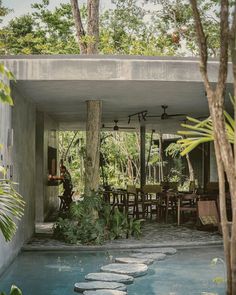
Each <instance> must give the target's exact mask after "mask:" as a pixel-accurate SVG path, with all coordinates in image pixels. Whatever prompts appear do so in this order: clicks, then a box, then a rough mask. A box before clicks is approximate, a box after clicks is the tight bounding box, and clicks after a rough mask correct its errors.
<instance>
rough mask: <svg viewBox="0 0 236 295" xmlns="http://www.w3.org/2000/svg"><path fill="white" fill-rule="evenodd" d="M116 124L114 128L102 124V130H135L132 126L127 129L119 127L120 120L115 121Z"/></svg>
mask: <svg viewBox="0 0 236 295" xmlns="http://www.w3.org/2000/svg"><path fill="white" fill-rule="evenodd" d="M114 123H115V125H114V126H113V127H108V126H105V124H102V128H104V129H111V130H114V131H118V130H120V129H124V130H127V129H130V130H131V129H135V128H134V127H130V126H126V127H120V126H118V120H114Z"/></svg>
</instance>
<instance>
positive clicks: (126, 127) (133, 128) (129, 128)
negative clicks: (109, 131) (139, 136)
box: [119, 126, 136, 130]
mask: <svg viewBox="0 0 236 295" xmlns="http://www.w3.org/2000/svg"><path fill="white" fill-rule="evenodd" d="M119 129H130V130H131V129H132V130H134V129H136V128H135V127H120V126H119Z"/></svg>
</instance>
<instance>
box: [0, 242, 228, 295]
mask: <svg viewBox="0 0 236 295" xmlns="http://www.w3.org/2000/svg"><path fill="white" fill-rule="evenodd" d="M116 256H127V252H123V253H122V252H109V253H108V252H106V253H105V252H22V253H21V254H20V255H19V256H18V257H17V259H16V260H15V261H14V262H13V263H12V264H11V266H10V267H9V268H8V269H7V270H6V272H5V273H4V274H3V276H2V277H1V278H0V291H5V292H8V290H9V288H10V286H11V284H12V283H14V284H15V285H17V286H19V287H20V288H21V289H22V290H23V295H71V294H75V293H74V291H73V286H74V283H75V282H79V281H83V280H84V276H85V275H86V274H88V273H89V272H96V271H99V269H100V267H101V266H102V265H105V264H108V263H110V261H111V259H112V257H116ZM215 257H218V258H223V251H222V248H202V249H184V250H179V251H178V252H177V254H176V255H173V256H168V257H167V259H166V260H163V261H159V262H156V263H154V264H153V265H151V266H150V267H149V271H148V274H147V275H146V276H143V277H140V278H136V279H135V282H134V284H132V285H128V294H129V295H144V294H147V295H169V294H172V295H174V294H175V295H195V294H196V295H200V294H201V292H214V293H217V294H218V295H223V294H225V284H224V283H221V284H215V283H214V282H213V279H214V278H216V277H224V266H223V264H222V263H218V264H217V265H216V266H214V267H213V266H212V265H211V260H212V259H213V258H215ZM171 292H172V293H171Z"/></svg>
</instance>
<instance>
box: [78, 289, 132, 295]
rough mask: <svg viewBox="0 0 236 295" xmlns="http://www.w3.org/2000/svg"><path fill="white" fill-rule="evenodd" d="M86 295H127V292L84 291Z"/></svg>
mask: <svg viewBox="0 0 236 295" xmlns="http://www.w3.org/2000/svg"><path fill="white" fill-rule="evenodd" d="M83 294H84V295H126V294H127V292H124V291H117V290H108V289H107V290H105V289H104V290H96V291H84V293H83Z"/></svg>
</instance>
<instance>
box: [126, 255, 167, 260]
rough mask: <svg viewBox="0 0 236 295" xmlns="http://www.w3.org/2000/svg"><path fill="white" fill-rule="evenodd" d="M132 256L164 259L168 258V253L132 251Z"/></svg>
mask: <svg viewBox="0 0 236 295" xmlns="http://www.w3.org/2000/svg"><path fill="white" fill-rule="evenodd" d="M130 257H134V258H141V259H143V258H145V259H152V260H156V261H159V260H163V259H165V258H166V254H162V253H146V254H145V253H131V254H130Z"/></svg>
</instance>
